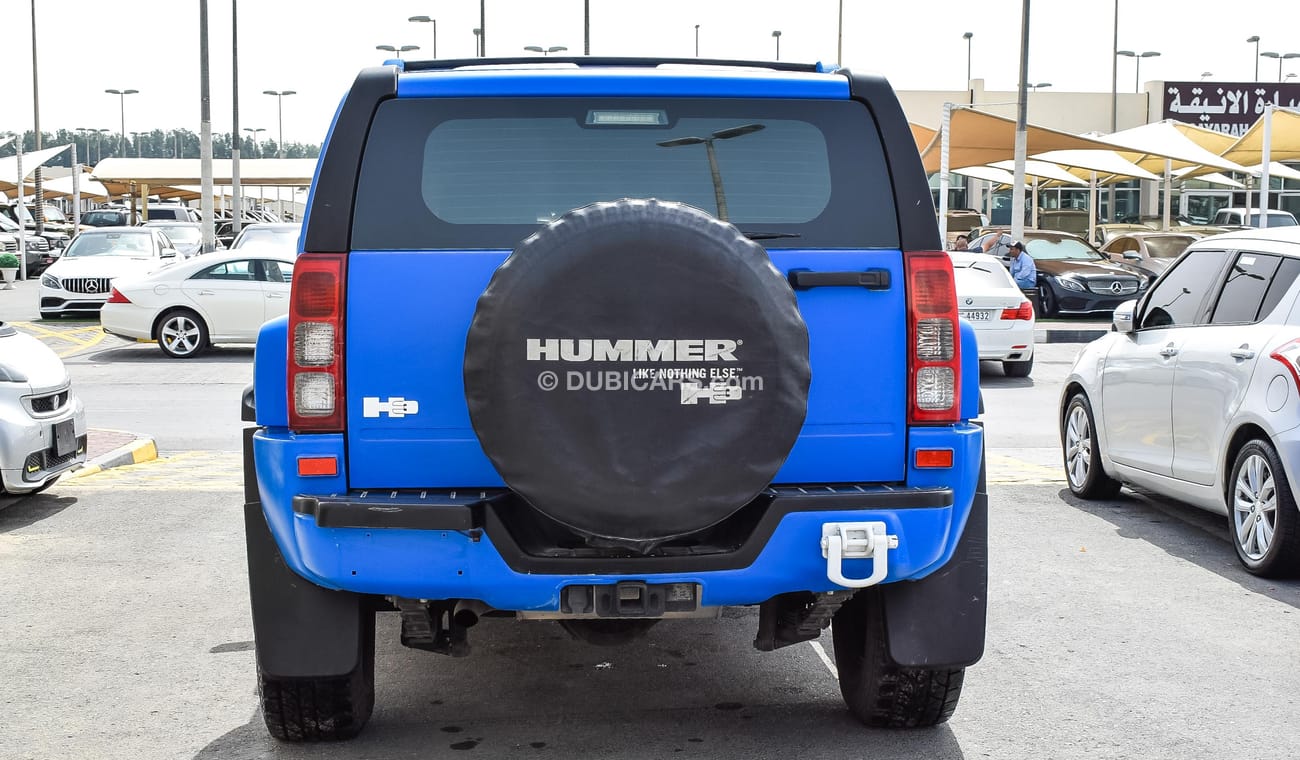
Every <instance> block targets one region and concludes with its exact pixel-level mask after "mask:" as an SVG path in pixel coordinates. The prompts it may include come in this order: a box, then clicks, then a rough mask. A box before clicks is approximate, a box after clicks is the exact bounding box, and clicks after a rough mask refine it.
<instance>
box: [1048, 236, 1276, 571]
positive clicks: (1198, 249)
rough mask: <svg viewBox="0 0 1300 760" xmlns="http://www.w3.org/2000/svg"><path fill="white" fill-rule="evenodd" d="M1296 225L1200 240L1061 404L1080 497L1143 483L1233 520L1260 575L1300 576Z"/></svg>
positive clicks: (1094, 349) (1097, 349)
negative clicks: (1297, 496)
mask: <svg viewBox="0 0 1300 760" xmlns="http://www.w3.org/2000/svg"><path fill="white" fill-rule="evenodd" d="M1298 279H1300V228H1295V227H1290V228H1270V229H1267V230H1252V231H1248V232H1233V233H1228V234H1225V235H1218V236H1215V237H1213V238H1206V239H1204V240H1198V241H1196V242H1195V243H1193V244H1192V245H1191V246H1189V247H1188V248H1187V251H1186V252H1185V253H1184V254H1183V255H1182V257H1181V258H1179V259H1178V260H1177V261H1176V262H1175V263H1174V264H1173V265H1172V266H1170V268H1169V269H1168V270H1167V271H1166V272H1165V273H1164V274H1163V275H1161V277H1160V279H1159V280H1157V281H1156V283H1155V285H1153V286H1152V288H1151V289H1150V291H1148V292H1147V294H1146V296H1145V297H1144V298H1142V299H1139V300H1137V301H1129V302H1127V303H1125V304H1123V305H1122V306H1120V307H1119V308H1118V309H1116V310H1115V316H1114V330H1113V331H1111V332H1110V333H1108V334H1106V335H1105V336H1104V337H1102V338H1099V339H1097V340H1096V341H1093V342H1092V343H1090V344H1088V345H1087V346H1086V347H1084V349H1083V351H1081V352H1080V353H1079V356H1078V358H1077V359H1075V363H1074V367H1073V368H1072V369H1071V371H1070V374H1069V376H1068V377H1067V378H1066V382H1065V387H1064V391H1063V393H1062V395H1061V405H1060V418H1059V419H1060V429H1061V448H1062V452H1063V457H1064V464H1065V474H1066V479H1067V481H1068V483H1069V486H1070V490H1071V491H1072V492H1073V493H1074V494H1075V495H1077V496H1079V497H1082V498H1085V499H1109V498H1112V497H1114V496H1115V495H1116V494H1117V493H1118V492H1119V489H1120V487H1121V485H1126V484H1127V485H1133V486H1139V487H1141V488H1144V489H1147V490H1150V491H1154V492H1157V493H1161V494H1164V495H1166V496H1169V497H1172V498H1175V499H1180V500H1182V501H1186V502H1188V503H1190V504H1193V505H1195V506H1198V507H1201V508H1202V509H1207V510H1210V511H1211V512H1216V513H1219V514H1222V515H1225V516H1226V517H1227V518H1228V525H1229V534H1230V537H1231V540H1232V545H1233V546H1234V547H1236V552H1237V556H1238V558H1239V559H1240V560H1241V562H1242V564H1243V565H1245V566H1246V569H1247V570H1249V571H1250V572H1252V573H1255V574H1257V575H1264V576H1290V575H1297V574H1300V509H1297V506H1296V499H1295V495H1294V494H1295V488H1296V485H1297V483H1296V477H1297V476H1298V475H1300V472H1297V469H1296V468H1297V465H1298V464H1300V305H1298V304H1297V296H1298V295H1300V282H1298Z"/></svg>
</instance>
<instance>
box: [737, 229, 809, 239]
mask: <svg viewBox="0 0 1300 760" xmlns="http://www.w3.org/2000/svg"><path fill="white" fill-rule="evenodd" d="M740 234H742V235H744V236H745V237H747V238H749V239H750V240H775V239H776V238H797V237H803V235H800V234H799V233H797V232H746V231H744V230H741V232H740Z"/></svg>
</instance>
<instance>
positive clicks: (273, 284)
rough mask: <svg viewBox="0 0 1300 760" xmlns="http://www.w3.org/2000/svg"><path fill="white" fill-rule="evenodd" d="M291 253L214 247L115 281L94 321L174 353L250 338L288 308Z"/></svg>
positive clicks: (198, 351)
mask: <svg viewBox="0 0 1300 760" xmlns="http://www.w3.org/2000/svg"><path fill="white" fill-rule="evenodd" d="M293 259H294V257H293V256H292V255H290V254H285V253H280V252H277V251H274V250H270V249H261V248H256V249H245V250H235V251H219V252H216V253H210V254H206V255H204V256H199V257H198V258H194V259H189V260H188V261H185V262H182V263H180V264H177V265H175V266H171V267H167V268H166V269H163V270H161V271H158V272H154V273H153V274H150V275H147V276H145V277H138V278H135V279H122V280H119V281H116V282H114V283H113V289H112V293H111V294H110V295H109V298H108V302H107V303H106V304H104V308H103V311H101V312H100V314H99V321H100V325H102V326H103V328H104V332H107V333H110V334H112V335H117V336H120V337H123V338H130V339H132V340H153V341H157V342H158V348H159V349H161V350H162V352H163V353H164V354H166V355H167V356H170V357H172V358H173V359H189V358H192V357H195V356H198V355H199V354H201V353H203V352H204V351H206V350H207V349H208V347H209V346H211V345H213V344H216V343H248V344H252V343H255V342H256V341H257V331H258V329H259V328H261V326H262V323H263V322H265V321H267V320H268V319H274V318H276V317H279V316H283V315H285V314H287V313H288V312H289V283H290V281H291V279H292V277H293Z"/></svg>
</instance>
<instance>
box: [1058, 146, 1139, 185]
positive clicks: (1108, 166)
mask: <svg viewBox="0 0 1300 760" xmlns="http://www.w3.org/2000/svg"><path fill="white" fill-rule="evenodd" d="M1034 158H1037V159H1041V160H1043V161H1051V162H1052V163H1054V164H1059V165H1061V166H1064V167H1067V168H1068V169H1071V170H1077V171H1072V172H1071V173H1072V174H1074V176H1076V177H1079V178H1080V179H1085V180H1086V179H1087V175H1088V174H1089V173H1090V172H1097V176H1098V177H1105V178H1107V180H1109V179H1115V178H1117V179H1129V178H1137V179H1151V180H1156V179H1160V176H1159V175H1157V174H1153V173H1152V172H1149V171H1147V170H1146V169H1143V168H1142V167H1140V166H1138V165H1137V164H1135V163H1133V162H1132V161H1129V160H1128V159H1126V158H1124V157H1123V156H1121V155H1120V154H1119V153H1117V152H1115V151H1114V150H1049V151H1047V152H1046V153H1038V154H1035V155H1034Z"/></svg>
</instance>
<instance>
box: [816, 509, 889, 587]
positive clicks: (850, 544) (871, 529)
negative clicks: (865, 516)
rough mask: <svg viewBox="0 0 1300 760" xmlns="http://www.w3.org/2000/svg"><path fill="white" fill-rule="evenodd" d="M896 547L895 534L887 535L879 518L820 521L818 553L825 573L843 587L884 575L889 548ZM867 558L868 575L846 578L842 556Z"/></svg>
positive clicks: (865, 583)
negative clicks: (863, 520) (820, 551)
mask: <svg viewBox="0 0 1300 760" xmlns="http://www.w3.org/2000/svg"><path fill="white" fill-rule="evenodd" d="M896 548H898V536H891V535H889V533H888V528H887V527H886V525H885V524H884V523H883V522H860V523H823V524H822V556H823V557H825V558H826V577H827V578H830V579H831V582H832V583H835V584H838V585H840V586H844V587H845V588H866V587H867V586H874V585H876V584H877V583H880V582H881V581H883V580H884V579H885V575H886V574H887V573H889V550H890V549H896ZM846 559H869V560H871V575H870V576H869V577H866V578H846V577H845V576H844V567H843V565H844V560H846Z"/></svg>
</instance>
